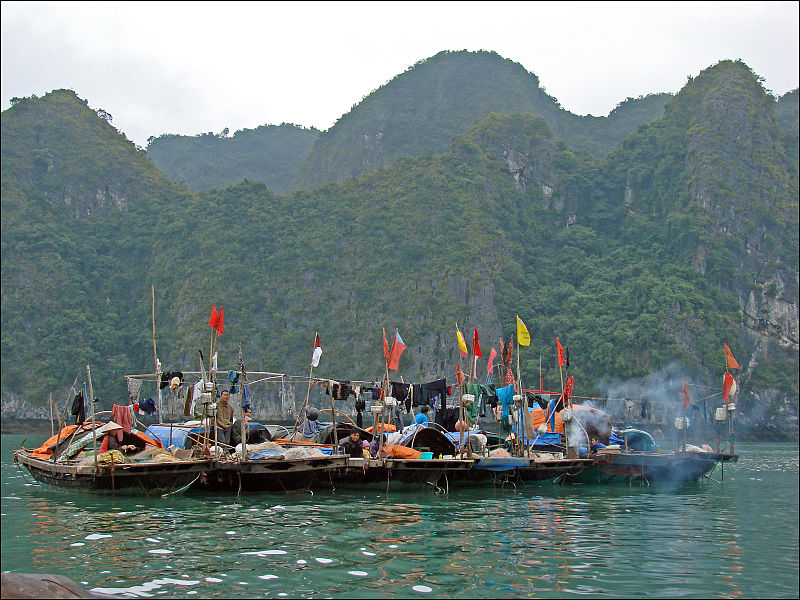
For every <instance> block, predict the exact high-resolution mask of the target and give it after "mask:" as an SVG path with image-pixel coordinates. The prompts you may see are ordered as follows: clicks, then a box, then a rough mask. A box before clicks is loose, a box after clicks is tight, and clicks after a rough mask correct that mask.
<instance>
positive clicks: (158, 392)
mask: <svg viewBox="0 0 800 600" xmlns="http://www.w3.org/2000/svg"><path fill="white" fill-rule="evenodd" d="M150 295H151V297H152V300H153V302H152V316H153V363H154V364H155V367H156V397H157V399H158V405H157V408H158V422H159V423H161V422H162V417H161V369H159V367H158V354H157V353H156V289H155V287H154V286H153V284H152V283H151V284H150Z"/></svg>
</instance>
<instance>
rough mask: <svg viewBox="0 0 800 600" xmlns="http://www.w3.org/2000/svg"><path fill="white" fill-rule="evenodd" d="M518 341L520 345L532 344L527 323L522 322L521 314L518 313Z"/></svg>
mask: <svg viewBox="0 0 800 600" xmlns="http://www.w3.org/2000/svg"><path fill="white" fill-rule="evenodd" d="M517 343H518V344H519V345H520V346H530V345H531V334H530V333H528V328H527V327H525V323H523V322H522V319H520V318H519V315H517Z"/></svg>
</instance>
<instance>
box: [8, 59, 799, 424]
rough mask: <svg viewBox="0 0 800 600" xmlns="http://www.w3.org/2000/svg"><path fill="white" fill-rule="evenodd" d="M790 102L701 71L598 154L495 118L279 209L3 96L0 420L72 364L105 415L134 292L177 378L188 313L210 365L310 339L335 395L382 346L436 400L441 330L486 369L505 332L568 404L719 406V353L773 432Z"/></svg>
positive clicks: (83, 108)
mask: <svg viewBox="0 0 800 600" xmlns="http://www.w3.org/2000/svg"><path fill="white" fill-rule="evenodd" d="M387 89H388V86H387ZM510 95H512V94H510ZM792 98H794V101H793V100H792ZM796 98H797V96H796V93H795V94H794V96H791V95H787V96H785V97H784V98H782V99H781V100H780V102H777V101H776V100H775V99H774V98H772V97H771V96H769V95H768V94H767V93H766V92H765V90H764V89H763V86H762V85H761V83H760V82H759V80H758V78H757V76H756V75H755V74H754V73H752V71H751V70H750V69H749V68H748V67H747V66H746V65H744V64H743V63H741V62H730V61H723V62H721V63H719V64H717V65H714V66H712V67H709V68H708V69H706V70H705V71H703V72H702V73H700V74H698V76H697V77H695V78H694V79H693V80H692V81H690V82H689V83H687V85H686V86H685V87H684V89H683V90H681V92H680V93H679V94H678V95H677V96H676V97H675V98H674V99H672V100H671V101H670V102H668V103H667V104H666V106H665V110H664V111H663V115H662V116H660V117H657V118H655V119H651V120H650V121H651V122H649V123H646V124H642V125H640V126H639V127H638V128H637V129H636V131H634V132H633V133H632V134H631V135H629V136H628V137H626V138H625V139H624V140H623V141H622V143H621V144H620V145H618V146H617V147H616V148H614V149H613V151H611V152H609V153H606V154H605V155H604V156H595V155H593V154H591V153H588V152H585V151H583V150H580V149H577V148H575V147H574V146H573V145H571V144H570V142H569V141H568V140H565V139H563V136H560V135H558V134H557V133H555V132H554V130H553V129H554V128H553V127H551V125H550V124H549V123H548V121H547V119H545V118H544V117H543V116H542V115H541V114H532V113H531V112H513V113H512V112H494V113H489V114H487V115H482V116H481V117H480V118H479V119H477V120H476V121H473V122H472V123H469V124H468V125H466V126H465V127H464V128H463V130H462V131H461V132H460V133H459V134H458V135H454V136H451V138H450V139H449V140H448V141H447V142H446V147H445V148H444V149H443V150H442V151H440V152H433V151H428V152H422V153H421V154H420V155H419V156H413V157H408V156H406V157H402V156H399V157H396V158H395V159H394V160H393V161H391V164H389V165H388V166H382V167H378V168H375V169H372V170H371V171H369V172H367V173H364V174H361V175H359V176H357V177H353V178H350V179H346V180H344V181H343V182H341V183H331V184H328V185H325V186H323V187H319V188H316V189H313V190H307V191H296V192H293V193H290V194H285V195H280V194H276V193H275V192H274V191H273V190H271V189H269V187H268V186H267V185H265V184H263V183H258V182H254V181H243V182H241V183H238V184H236V185H234V186H231V187H228V188H225V189H220V190H210V191H204V192H200V193H192V192H190V191H189V190H188V189H187V188H185V187H183V186H181V185H177V184H173V183H170V182H169V181H168V180H167V179H166V177H164V176H163V175H161V173H160V172H159V171H158V170H157V169H156V168H155V167H154V166H153V164H152V163H151V162H150V161H149V160H148V159H147V157H146V156H144V155H143V153H142V152H141V151H137V150H136V149H135V147H134V146H133V144H131V143H130V142H128V141H127V140H126V139H125V138H124V136H123V135H122V134H120V133H118V132H116V131H115V130H114V128H113V127H112V126H111V125H110V124H109V123H108V122H107V121H106V120H105V119H103V118H102V117H101V116H98V114H96V113H95V111H93V110H91V109H90V108H89V107H88V106H87V105H86V103H85V102H84V101H82V100H80V99H79V98H78V97H77V96H76V95H75V94H74V93H72V92H66V91H58V92H53V93H51V94H48V95H47V96H45V97H44V98H28V99H24V100H21V101H19V102H18V103H17V104H15V105H14V106H12V107H11V108H10V109H9V110H7V111H5V112H4V113H3V127H2V136H3V138H2V153H3V157H2V160H3V163H2V165H3V175H2V211H3V212H2V228H3V229H2V336H3V337H2V372H3V379H2V397H3V402H4V406H7V407H11V406H12V405H13V406H14V407H19V406H20V402H21V400H22V399H28V401H29V402H30V403H33V404H36V403H41V402H42V401H43V400H45V399H46V395H47V393H48V392H49V391H52V390H55V389H61V390H63V389H64V387H68V386H69V383H70V382H71V380H72V378H73V377H74V376H75V375H76V374H78V372H79V370H80V369H81V368H82V367H83V366H85V364H86V363H87V362H88V363H91V364H92V366H93V372H94V370H95V368H96V372H97V382H96V389H97V390H98V391H99V393H100V394H104V395H106V396H110V397H114V396H115V395H117V396H119V395H121V394H122V393H123V392H124V390H123V387H122V382H121V374H122V373H123V372H127V371H139V370H145V369H148V368H152V361H153V354H152V339H151V335H152V331H151V329H150V328H151V321H150V285H151V284H153V285H154V287H155V294H156V316H155V320H156V327H157V341H158V345H159V352H158V354H159V357H160V359H161V361H162V363H163V364H164V366H165V367H166V368H167V369H172V368H175V369H185V368H190V367H191V368H195V367H196V362H197V349H198V348H207V347H208V335H209V328H208V327H207V326H206V322H207V320H208V312H209V309H210V306H211V304H212V302H214V303H216V304H217V306H219V305H224V307H225V333H224V335H223V337H221V338H220V361H221V363H224V364H232V363H233V362H234V361H235V358H236V351H237V349H238V348H237V347H238V345H239V344H241V345H242V348H243V352H244V356H245V357H246V360H247V364H248V368H249V369H251V370H256V369H264V370H270V371H279V372H287V373H292V374H306V373H307V368H308V360H309V356H310V351H311V347H312V345H313V336H314V332H315V331H318V332H319V334H320V338H321V340H322V343H323V347H324V363H323V365H324V366H323V367H321V374H322V375H323V376H326V377H334V378H341V379H372V378H379V377H380V376H381V373H382V346H381V338H380V335H381V328H382V327H386V328H387V331H389V332H391V331H393V329H394V328H395V327H396V328H398V329H399V330H400V332H401V333H402V335H403V338H404V340H405V341H406V343H407V344H408V349H407V350H406V353H405V354H404V355H403V359H402V364H401V372H400V374H402V375H403V376H404V377H405V379H406V381H410V380H416V381H419V380H423V379H428V378H436V377H440V376H442V375H446V376H448V377H450V378H451V379H452V376H453V373H454V371H455V364H456V362H457V361H458V360H459V354H458V350H457V348H456V346H455V335H454V323H455V322H456V321H457V322H459V323H460V324H461V325H462V327H463V328H464V329H465V330H466V331H469V330H470V328H471V327H477V328H478V330H479V332H480V333H481V340H482V344H485V347H486V348H490V347H491V346H493V345H494V346H495V347H497V342H498V339H499V338H500V337H501V336H502V337H503V338H504V339H506V340H507V339H508V338H509V336H510V335H511V334H512V333H514V324H515V322H514V315H516V314H519V315H520V316H521V317H523V319H525V321H526V323H527V324H528V327H529V329H530V331H531V333H532V336H533V340H534V341H533V344H532V348H531V349H529V350H527V349H526V351H525V352H523V353H522V361H521V362H522V370H523V373H527V374H528V375H527V377H528V379H529V381H530V380H532V379H533V378H534V373H535V374H536V377H538V369H539V355H540V353H541V354H542V355H543V369H544V377H545V379H546V381H549V382H551V383H552V382H558V381H559V374H558V368H557V367H556V366H555V362H554V353H553V350H552V347H553V341H554V339H555V337H556V336H559V337H560V339H561V341H562V343H564V344H565V345H567V346H569V348H570V352H571V368H570V374H571V375H575V385H576V390H577V392H578V393H579V394H585V395H599V394H603V393H605V389H604V388H603V385H602V382H603V381H606V380H607V379H608V378H618V379H628V378H642V377H644V376H646V375H647V374H648V373H651V372H653V371H656V370H659V369H662V368H664V367H666V366H667V365H670V364H673V363H677V364H679V365H681V369H682V370H683V371H684V372H685V373H686V375H687V377H690V378H691V379H692V381H693V382H696V383H697V384H698V385H707V386H709V387H717V388H718V387H719V379H720V377H721V367H722V354H721V348H722V344H723V343H727V344H728V345H729V346H730V347H731V349H732V350H733V351H734V354H735V355H736V356H737V357H738V358H739V362H740V363H741V365H742V372H741V378H740V381H741V384H742V388H743V389H742V391H741V396H740V404H741V405H742V407H743V408H744V409H745V411H746V413H747V415H748V416H745V417H744V418H745V420H746V419H748V418H749V419H750V420H751V421H754V420H757V421H758V422H759V423H762V422H763V423H768V424H769V425H770V427H771V428H772V430H776V428H777V429H780V427H782V426H783V420H785V418H786V411H787V410H788V411H789V412H790V413H791V414H794V415H795V416H794V417H793V418H794V429H793V431H794V434H793V435H796V420H797V419H796V414H797V413H796V410H797V398H798V385H797V378H796V373H797V370H798V310H797V307H798V271H797V262H798V258H797V256H798V255H797V252H798V240H797V229H798V187H797V186H798V179H797V151H796V147H795V146H792V135H794V136H795V138H794V139H796V135H797V132H796V123H797V101H796ZM550 100H551V101H552V99H550ZM402 101H403V102H405V103H407V104H413V103H414V102H415V98H414V96H408V97H407V98H405V99H404V100H402ZM543 101H547V98H544V99H543ZM419 103H420V105H424V104H425V99H424V98H423V99H420V101H419ZM552 106H553V107H554V108H553V109H552V110H553V111H555V112H557V111H558V110H560V109H559V108H558V107H557V105H556V104H555V103H554V101H552ZM623 106H626V105H625V104H623ZM621 108H622V107H621ZM365 110H367V111H369V110H371V109H370V107H369V104H367V105H366V108H365ZM623 110H624V109H623ZM356 112H357V111H355V110H354V111H353V112H351V113H350V115H349V117H347V118H349V119H355V120H357V119H359V118H360V117H359V115H358V114H355V113H356ZM343 120H344V118H343ZM48 123H49V124H50V126H47V124H48ZM792 123H794V124H795V125H794V127H795V129H794V130H793V129H792ZM326 133H327V132H326ZM324 135H325V134H323V136H321V137H320V140H322V139H323V137H324ZM437 135H442V136H444V135H445V134H444V133H440V134H437ZM330 139H333V138H330V137H329V138H328V140H330ZM443 139H444V138H443ZM326 143H330V141H328V142H326ZM408 143H409V144H413V143H414V140H413V139H410V138H409V140H408ZM396 147H397V146H396ZM420 147H422V146H420ZM343 148H345V149H346V148H347V146H346V145H345V146H344V147H343ZM345 149H342V150H341V152H343V153H344V152H346V150H345ZM41 157H47V158H46V159H43V158H41ZM351 158H352V157H351ZM102 190H117V191H115V195H114V196H111V193H110V191H109V192H105V191H102ZM109 197H113V198H115V200H114V202H112V203H109V202H108V201H106V200H105V199H106V198H109ZM101 198H102V199H103V200H102V201H101ZM59 386H60V387H59ZM5 410H10V408H7V409H5ZM792 411H793V412H792ZM275 412H276V413H277V410H276V411H275ZM790 424H791V421H790ZM790 429H791V427H790Z"/></svg>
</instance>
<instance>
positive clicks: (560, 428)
mask: <svg viewBox="0 0 800 600" xmlns="http://www.w3.org/2000/svg"><path fill="white" fill-rule="evenodd" d="M572 410H574V411H581V410H594V411H597V412H599V413H602V412H603V411H601V410H599V409H596V408H591V407H589V406H583V405H581V404H573V405H572ZM603 414H605V413H603ZM544 415H545V413H544V410H542V408H541V407H537V408H534V409H533V410H532V411H531V417H533V429H538V427H539V425H541V424H542V423H545V424H546V425H547V433H564V422H563V421H562V420H561V411H558V412H557V413H556V429H555V431H551V430H550V419H547V421H546V422H545V418H544ZM526 431H527V430H526Z"/></svg>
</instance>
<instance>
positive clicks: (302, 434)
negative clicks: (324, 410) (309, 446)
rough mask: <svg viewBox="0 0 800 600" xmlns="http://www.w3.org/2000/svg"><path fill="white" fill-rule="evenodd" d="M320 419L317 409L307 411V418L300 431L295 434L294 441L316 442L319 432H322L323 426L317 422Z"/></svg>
mask: <svg viewBox="0 0 800 600" xmlns="http://www.w3.org/2000/svg"><path fill="white" fill-rule="evenodd" d="M317 419H319V412H317V409H316V408H309V409H308V410H307V411H306V418H305V420H304V421H303V424H302V425H301V427H300V429H299V431H298V432H297V433H295V434H294V436H293V439H294V441H300V442H315V441H316V440H317V436H318V435H319V432H320V431H322V429H323V427H322V424H321V423H320V422H319V421H318V420H317Z"/></svg>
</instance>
